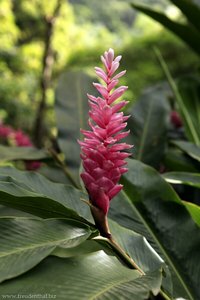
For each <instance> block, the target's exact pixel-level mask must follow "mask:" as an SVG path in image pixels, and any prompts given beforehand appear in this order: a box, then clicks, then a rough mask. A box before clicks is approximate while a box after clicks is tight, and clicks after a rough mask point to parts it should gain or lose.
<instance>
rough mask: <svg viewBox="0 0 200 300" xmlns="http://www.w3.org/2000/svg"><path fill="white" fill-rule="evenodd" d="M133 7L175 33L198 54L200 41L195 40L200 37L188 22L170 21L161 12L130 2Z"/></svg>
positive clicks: (199, 52) (199, 53)
mask: <svg viewBox="0 0 200 300" xmlns="http://www.w3.org/2000/svg"><path fill="white" fill-rule="evenodd" d="M131 5H132V7H133V8H135V9H137V10H139V11H141V12H143V13H144V14H146V15H147V16H149V17H151V18H152V19H153V20H155V21H157V22H159V23H160V24H162V25H163V26H164V27H166V28H167V29H168V30H170V31H171V32H173V33H174V34H176V35H177V36H178V37H179V38H180V39H182V41H183V42H184V43H186V44H187V45H188V46H190V48H191V49H192V50H193V51H194V52H195V53H196V54H197V55H200V43H197V41H198V40H199V39H200V33H199V32H198V31H197V30H196V29H195V28H194V27H193V26H191V25H190V24H189V23H188V24H182V23H178V22H176V21H172V20H171V19H169V18H168V17H167V16H166V15H165V14H163V13H162V12H159V11H156V10H153V9H151V8H149V7H148V6H144V5H140V4H136V3H132V4H131Z"/></svg>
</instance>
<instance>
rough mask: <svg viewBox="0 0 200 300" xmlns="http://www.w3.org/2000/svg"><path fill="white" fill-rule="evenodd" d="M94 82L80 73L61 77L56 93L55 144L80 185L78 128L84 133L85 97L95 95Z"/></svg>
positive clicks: (85, 118)
mask: <svg viewBox="0 0 200 300" xmlns="http://www.w3.org/2000/svg"><path fill="white" fill-rule="evenodd" d="M92 81H94V79H93V78H92V77H90V76H88V75H86V74H85V73H83V72H80V71H73V72H66V73H64V74H63V75H62V76H61V77H60V80H59V82H58V87H57V90H56V101H55V112H56V120H57V127H58V143H59V146H60V148H61V150H62V151H63V153H64V154H65V158H66V164H67V167H68V168H69V169H70V171H71V172H72V173H73V175H74V177H75V178H76V181H77V182H79V167H80V147H79V144H78V142H77V139H80V138H81V136H80V128H83V129H86V128H87V127H88V125H87V119H88V110H89V108H88V100H87V93H89V94H93V95H95V94H96V92H95V89H94V88H93V86H92Z"/></svg>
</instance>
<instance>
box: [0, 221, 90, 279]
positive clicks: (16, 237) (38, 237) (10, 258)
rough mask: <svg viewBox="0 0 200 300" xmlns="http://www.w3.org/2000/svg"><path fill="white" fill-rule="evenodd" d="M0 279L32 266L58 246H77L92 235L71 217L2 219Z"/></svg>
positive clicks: (17, 273) (7, 277)
mask: <svg viewBox="0 0 200 300" xmlns="http://www.w3.org/2000/svg"><path fill="white" fill-rule="evenodd" d="M0 228H1V231H0V282H2V281H3V280H5V279H9V278H12V277H16V276H18V275H20V274H22V273H24V272H26V271H27V270H29V269H31V268H33V267H34V266H35V265H37V264H38V263H39V262H40V261H41V260H43V259H44V258H45V257H46V256H48V255H49V254H50V253H51V252H52V251H53V250H54V249H55V248H56V246H58V245H62V247H65V248H68V247H74V246H77V245H78V244H80V243H81V242H83V241H84V240H85V239H87V238H88V237H89V235H90V234H91V230H90V228H89V226H87V225H84V224H83V223H80V222H75V221H72V220H67V219H65V220H56V219H52V220H39V219H30V218H6V217H4V218H0Z"/></svg>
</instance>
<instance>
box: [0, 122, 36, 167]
mask: <svg viewBox="0 0 200 300" xmlns="http://www.w3.org/2000/svg"><path fill="white" fill-rule="evenodd" d="M0 140H2V142H3V143H4V144H9V142H10V144H14V145H16V146H18V147H33V143H32V142H31V140H30V138H29V136H28V135H26V134H25V133H24V132H23V131H22V130H21V129H18V130H15V129H13V128H12V127H10V126H7V125H4V124H0ZM24 163H25V166H26V169H27V170H29V171H30V170H37V169H39V168H40V167H41V163H40V162H39V161H24Z"/></svg>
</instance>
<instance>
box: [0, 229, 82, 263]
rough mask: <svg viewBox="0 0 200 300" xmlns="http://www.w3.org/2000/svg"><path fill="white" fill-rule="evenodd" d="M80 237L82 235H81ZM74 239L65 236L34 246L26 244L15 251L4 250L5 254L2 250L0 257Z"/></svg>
mask: <svg viewBox="0 0 200 300" xmlns="http://www.w3.org/2000/svg"><path fill="white" fill-rule="evenodd" d="M80 237H82V235H81V236H80ZM74 239H76V238H71V239H69V240H67V239H66V238H64V239H58V240H55V241H51V242H47V243H41V244H36V245H34V246H28V247H24V248H18V249H17V250H16V251H10V252H6V253H5V254H4V252H3V255H2V254H1V253H0V258H2V257H6V256H10V255H12V254H17V253H20V252H24V251H29V250H31V249H36V248H41V247H45V246H46V247H48V246H54V247H56V246H58V244H60V243H62V242H65V241H72V240H74ZM55 243H56V244H55Z"/></svg>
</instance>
